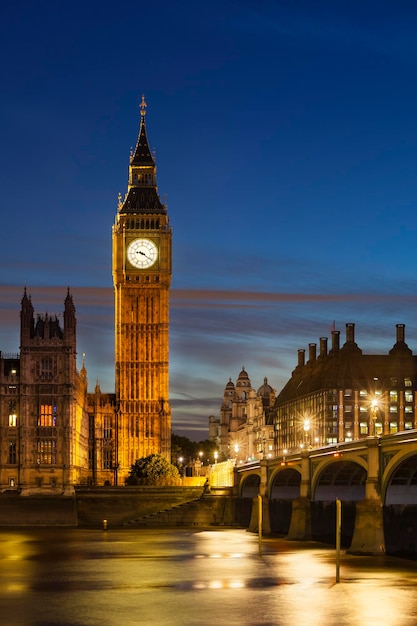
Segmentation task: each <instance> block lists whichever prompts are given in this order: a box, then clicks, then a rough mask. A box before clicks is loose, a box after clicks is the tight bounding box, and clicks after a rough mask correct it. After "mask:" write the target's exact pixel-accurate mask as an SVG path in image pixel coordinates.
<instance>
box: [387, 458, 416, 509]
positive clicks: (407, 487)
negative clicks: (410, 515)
mask: <svg viewBox="0 0 417 626" xmlns="http://www.w3.org/2000/svg"><path fill="white" fill-rule="evenodd" d="M381 500H382V503H383V504H385V505H387V506H389V505H392V504H404V505H405V504H417V453H416V452H415V451H411V452H409V453H408V454H404V453H402V454H401V452H399V453H398V454H396V455H395V456H394V457H393V458H392V459H390V461H389V463H388V464H387V466H386V468H385V470H384V473H383V476H382V489H381Z"/></svg>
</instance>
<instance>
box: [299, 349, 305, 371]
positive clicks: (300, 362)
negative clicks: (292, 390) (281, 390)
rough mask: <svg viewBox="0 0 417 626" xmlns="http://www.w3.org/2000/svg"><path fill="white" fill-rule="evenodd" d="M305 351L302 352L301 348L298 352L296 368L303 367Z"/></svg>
mask: <svg viewBox="0 0 417 626" xmlns="http://www.w3.org/2000/svg"><path fill="white" fill-rule="evenodd" d="M305 352H306V351H305V350H303V349H302V348H301V349H300V350H299V351H298V367H302V366H303V365H304V362H305V359H304V355H305Z"/></svg>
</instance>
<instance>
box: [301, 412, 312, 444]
mask: <svg viewBox="0 0 417 626" xmlns="http://www.w3.org/2000/svg"><path fill="white" fill-rule="evenodd" d="M310 426H311V424H310V420H309V419H305V420H304V423H303V430H304V440H305V447H306V448H308V447H309V444H310V435H309V432H310Z"/></svg>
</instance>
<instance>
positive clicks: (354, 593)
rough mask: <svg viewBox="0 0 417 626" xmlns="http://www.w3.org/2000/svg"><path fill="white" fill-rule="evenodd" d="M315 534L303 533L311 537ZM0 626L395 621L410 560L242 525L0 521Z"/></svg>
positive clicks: (409, 599)
mask: <svg viewBox="0 0 417 626" xmlns="http://www.w3.org/2000/svg"><path fill="white" fill-rule="evenodd" d="M313 545H314V544H313ZM0 558H1V563H2V567H1V568H0V606H1V624H5V626H6V625H7V626H52V625H54V626H64V625H65V626H69V625H70V626H97V625H98V624H99V625H100V626H116V625H117V626H130V625H137V624H145V625H146V624H153V625H154V626H171V625H172V626H174V625H175V626H197V625H200V624H201V625H203V626H205V625H206V624H207V625H208V624H210V625H211V624H219V625H222V624H227V626H234V625H235V624H236V625H237V624H239V626H242V625H243V626H246V625H250V626H267V625H268V626H269V625H272V624H275V625H278V626H287V625H288V626H289V625H290V624H291V626H295V625H296V626H304V625H305V626H307V625H308V626H333V625H334V626H347V625H349V626H363V625H365V624H366V625H367V626H368V625H372V624H378V625H379V626H394V625H395V626H403V625H404V626H405V625H408V626H409V625H411V624H416V623H417V598H416V596H417V594H416V592H415V589H416V584H417V564H415V563H408V562H407V561H400V560H396V559H389V558H388V557H374V558H369V557H353V556H348V555H344V554H343V555H342V560H341V582H340V583H339V584H335V560H334V550H331V549H328V548H323V547H322V546H318V545H317V546H314V547H312V544H304V545H303V544H299V543H292V542H286V541H283V540H274V539H267V540H265V541H264V544H263V556H262V557H259V554H258V540H257V537H256V536H254V535H251V534H249V533H247V532H245V531H242V530H217V531H203V532H198V531H184V530H182V531H179V530H173V531H165V530H164V531H160V530H158V531H152V530H143V529H139V530H131V529H129V530H126V531H125V530H120V531H119V530H117V531H116V530H115V531H113V530H111V531H108V532H103V531H90V530H88V531H86V530H79V529H75V530H64V529H61V530H60V529H54V530H47V529H43V530H42V529H41V530H33V531H26V530H25V531H17V532H10V531H0Z"/></svg>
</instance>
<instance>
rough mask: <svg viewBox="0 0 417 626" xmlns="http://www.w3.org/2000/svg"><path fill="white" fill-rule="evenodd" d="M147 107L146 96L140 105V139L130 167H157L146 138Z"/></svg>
mask: <svg viewBox="0 0 417 626" xmlns="http://www.w3.org/2000/svg"><path fill="white" fill-rule="evenodd" d="M146 107H147V104H146V102H145V96H142V102H141V103H140V130H139V137H138V141H137V144H136V148H135V152H134V153H133V156H132V157H131V159H130V165H135V166H139V167H140V166H141V165H144V166H146V165H151V166H154V165H155V160H154V158H153V156H152V154H151V151H150V149H149V143H148V137H147V136H146V123H145V115H146Z"/></svg>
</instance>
